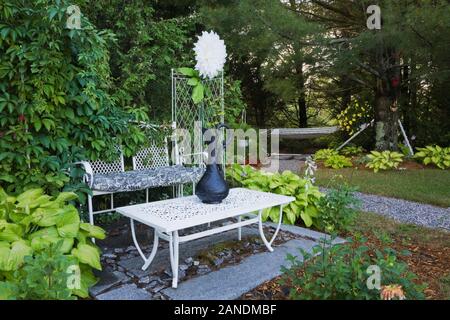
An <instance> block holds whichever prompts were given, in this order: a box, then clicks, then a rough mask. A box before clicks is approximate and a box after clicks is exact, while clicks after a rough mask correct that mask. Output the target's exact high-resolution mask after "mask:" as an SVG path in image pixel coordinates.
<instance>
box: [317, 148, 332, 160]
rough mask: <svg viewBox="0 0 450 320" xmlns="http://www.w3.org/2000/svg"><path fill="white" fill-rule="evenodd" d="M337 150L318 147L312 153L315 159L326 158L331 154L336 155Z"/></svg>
mask: <svg viewBox="0 0 450 320" xmlns="http://www.w3.org/2000/svg"><path fill="white" fill-rule="evenodd" d="M337 154H338V152H337V151H336V150H334V149H320V150H318V151H317V152H316V153H315V154H314V157H313V158H314V160H315V161H321V160H326V159H328V158H329V157H331V156H333V155H337Z"/></svg>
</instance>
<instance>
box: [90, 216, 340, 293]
mask: <svg viewBox="0 0 450 320" xmlns="http://www.w3.org/2000/svg"><path fill="white" fill-rule="evenodd" d="M225 223H226V222H225ZM221 224H224V222H221ZM273 228H274V225H273V224H271V223H266V225H265V229H266V230H265V232H266V233H272V232H273ZM152 233H153V232H152V231H151V229H149V228H143V226H140V227H138V228H137V236H138V239H139V240H140V242H141V243H143V244H144V243H148V244H149V245H147V246H144V247H143V249H144V251H145V252H146V254H148V252H149V250H151V246H150V245H151V241H152V240H148V239H153V236H152ZM322 237H326V235H324V234H322V233H318V232H314V231H311V230H308V229H304V228H300V227H296V226H283V228H282V231H281V232H280V233H279V235H278V237H277V242H276V243H275V245H274V249H275V251H274V252H272V253H270V252H268V251H267V250H266V249H265V246H264V245H263V244H262V241H259V240H258V238H259V233H258V229H257V228H255V227H244V228H243V229H242V241H241V243H242V247H243V250H242V251H245V252H246V254H245V255H243V256H242V257H240V256H236V252H238V253H239V252H240V250H239V249H235V250H234V252H232V250H231V249H229V248H227V247H226V245H225V244H227V245H229V244H230V243H231V244H235V245H240V244H239V243H238V241H237V230H230V231H228V232H224V233H221V234H216V235H213V236H209V237H206V238H201V239H197V240H194V241H190V242H187V243H183V244H181V245H180V265H179V278H180V281H179V285H178V289H172V288H171V287H170V286H171V280H172V272H171V269H170V262H169V248H168V244H167V242H165V241H162V243H160V247H159V250H158V253H157V255H156V257H155V259H154V261H153V262H152V264H151V265H150V267H149V269H147V270H146V271H143V270H141V267H142V264H143V261H142V259H141V257H140V256H139V254H138V252H137V250H136V248H135V247H134V246H131V245H130V246H127V244H131V243H132V241H131V238H130V232H129V227H128V226H127V225H126V224H123V225H122V226H121V227H120V228H119V231H117V230H116V231H115V232H112V234H110V236H108V238H107V240H105V241H103V242H100V241H99V245H100V246H101V247H102V249H103V255H102V265H103V271H101V272H99V273H97V276H98V277H99V278H100V281H99V283H98V284H97V285H96V286H94V287H92V288H91V290H90V293H91V296H92V297H93V298H94V299H98V300H161V299H163V300H165V299H175V300H178V299H181V300H191V299H192V300H208V299H224V300H225V299H237V298H239V297H240V296H241V295H242V294H244V293H246V292H248V291H250V290H252V289H253V288H255V287H257V286H258V285H260V284H262V283H264V282H265V281H268V280H271V279H273V278H275V277H277V276H279V275H280V274H281V272H280V267H281V265H285V264H287V262H286V255H287V254H288V253H289V254H293V255H299V251H298V249H299V248H302V249H304V250H307V251H310V250H311V248H312V247H313V246H314V245H315V244H317V242H318V240H319V239H320V238H322ZM146 240H147V242H146ZM336 241H338V242H342V241H343V240H342V239H337V240H336ZM222 245H223V248H222V247H221V246H222ZM217 247H220V249H221V250H218V252H215V255H211V257H209V256H207V258H209V259H210V261H211V263H210V264H209V265H208V264H205V263H202V262H201V260H202V259H200V258H199V254H200V255H205V252H206V253H207V254H206V255H208V254H209V252H210V251H211V250H212V251H214V250H216V249H214V248H217ZM216 251H217V250H216Z"/></svg>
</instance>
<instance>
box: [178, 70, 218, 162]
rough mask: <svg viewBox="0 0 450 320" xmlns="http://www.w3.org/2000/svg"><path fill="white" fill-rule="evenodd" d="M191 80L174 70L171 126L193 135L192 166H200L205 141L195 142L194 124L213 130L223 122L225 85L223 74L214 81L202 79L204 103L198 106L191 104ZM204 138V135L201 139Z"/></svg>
mask: <svg viewBox="0 0 450 320" xmlns="http://www.w3.org/2000/svg"><path fill="white" fill-rule="evenodd" d="M188 81H189V78H187V77H185V76H184V75H182V74H180V73H178V72H176V70H173V69H172V122H173V123H174V124H176V128H178V129H185V130H187V131H188V132H189V133H190V135H191V138H192V139H191V141H192V142H193V146H192V147H193V150H192V151H193V153H194V154H196V155H194V156H193V158H192V159H191V161H193V162H192V163H199V162H201V156H199V155H198V154H199V153H201V152H202V151H203V141H202V139H197V140H195V139H194V129H195V122H196V121H199V122H201V126H202V127H205V128H212V127H214V126H215V125H216V124H219V123H223V122H224V83H223V72H221V73H220V74H219V75H218V76H217V77H215V78H213V79H203V80H202V81H203V84H204V86H205V91H206V92H208V93H209V94H205V96H206V97H205V99H204V101H203V102H202V103H200V104H198V105H196V104H194V102H193V101H192V90H193V87H192V86H190V85H189V84H188ZM200 136H201V135H200Z"/></svg>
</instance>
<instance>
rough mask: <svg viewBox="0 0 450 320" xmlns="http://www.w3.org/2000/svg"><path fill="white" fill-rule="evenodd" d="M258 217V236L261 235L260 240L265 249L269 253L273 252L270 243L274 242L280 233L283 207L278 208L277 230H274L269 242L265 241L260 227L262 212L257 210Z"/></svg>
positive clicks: (261, 226)
mask: <svg viewBox="0 0 450 320" xmlns="http://www.w3.org/2000/svg"><path fill="white" fill-rule="evenodd" d="M258 217H259V234H260V235H261V239H262V241H263V242H264V244H265V245H266V247H267V249H269V251H270V252H273V248H272V243H273V241H274V240H275V237H276V236H277V235H278V232H279V231H280V228H281V222H283V206H280V219H279V220H278V226H277V229H276V230H275V232H274V234H273V236H272V239H270V241H267V239H266V236H265V235H264V229H263V225H262V210H259V214H258Z"/></svg>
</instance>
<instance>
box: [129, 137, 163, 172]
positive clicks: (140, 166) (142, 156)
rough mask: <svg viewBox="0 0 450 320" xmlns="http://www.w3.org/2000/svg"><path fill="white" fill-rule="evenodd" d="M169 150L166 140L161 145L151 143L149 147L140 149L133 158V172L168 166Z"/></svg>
mask: <svg viewBox="0 0 450 320" xmlns="http://www.w3.org/2000/svg"><path fill="white" fill-rule="evenodd" d="M169 163H170V162H169V149H168V147H167V139H165V140H164V143H163V144H160V145H157V144H156V143H152V144H151V145H150V147H148V148H144V149H141V150H140V151H139V152H138V153H136V155H135V156H134V157H133V170H145V169H154V168H160V167H166V166H169V165H170V164H169Z"/></svg>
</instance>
